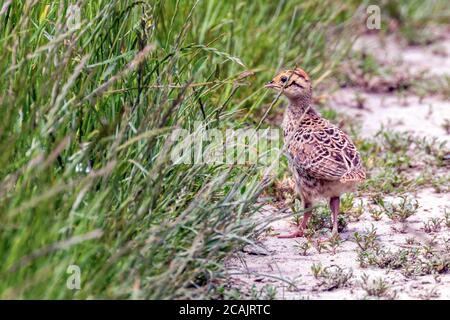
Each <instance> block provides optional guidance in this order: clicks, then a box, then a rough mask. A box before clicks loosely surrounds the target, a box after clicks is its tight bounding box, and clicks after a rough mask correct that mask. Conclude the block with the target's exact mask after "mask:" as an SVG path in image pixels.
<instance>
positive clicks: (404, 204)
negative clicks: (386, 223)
mask: <svg viewBox="0 0 450 320" xmlns="http://www.w3.org/2000/svg"><path fill="white" fill-rule="evenodd" d="M379 205H380V206H381V207H382V208H383V209H384V212H385V213H386V215H387V216H388V217H389V219H391V220H393V221H395V222H401V223H403V222H406V219H408V218H409V217H411V216H412V215H413V214H415V213H416V212H417V209H418V208H419V202H418V201H417V200H415V199H412V198H411V197H408V196H405V195H403V196H400V202H399V203H398V204H395V203H393V202H385V201H381V202H380V203H379Z"/></svg>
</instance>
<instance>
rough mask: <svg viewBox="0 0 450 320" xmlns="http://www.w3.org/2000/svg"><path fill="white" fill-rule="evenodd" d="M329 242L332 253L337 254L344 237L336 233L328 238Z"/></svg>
mask: <svg viewBox="0 0 450 320" xmlns="http://www.w3.org/2000/svg"><path fill="white" fill-rule="evenodd" d="M328 244H329V249H330V252H331V254H333V255H335V254H336V252H337V249H338V248H339V247H340V246H341V244H342V239H341V237H340V236H339V234H335V235H333V236H332V237H331V238H330V239H329V240H328Z"/></svg>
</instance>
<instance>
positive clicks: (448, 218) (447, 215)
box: [444, 209, 450, 228]
mask: <svg viewBox="0 0 450 320" xmlns="http://www.w3.org/2000/svg"><path fill="white" fill-rule="evenodd" d="M444 224H445V226H446V227H447V228H450V211H447V209H444Z"/></svg>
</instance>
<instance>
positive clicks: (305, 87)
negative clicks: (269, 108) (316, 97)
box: [265, 68, 312, 99]
mask: <svg viewBox="0 0 450 320" xmlns="http://www.w3.org/2000/svg"><path fill="white" fill-rule="evenodd" d="M265 87H266V88H271V89H275V90H278V91H281V92H282V93H283V94H284V95H285V96H286V97H288V98H289V99H299V98H303V97H310V96H311V94H312V88H311V81H310V79H309V76H308V74H307V73H306V72H305V71H303V70H302V69H300V68H296V69H294V70H285V71H282V72H280V73H279V74H277V75H276V76H275V78H273V79H272V80H271V81H269V82H268V83H267V84H266V86H265Z"/></svg>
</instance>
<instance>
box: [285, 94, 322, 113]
mask: <svg viewBox="0 0 450 320" xmlns="http://www.w3.org/2000/svg"><path fill="white" fill-rule="evenodd" d="M311 101H312V98H311V96H310V95H308V96H301V97H297V98H290V99H289V107H288V108H287V112H288V116H289V117H290V118H299V117H302V116H313V115H318V113H317V111H316V110H314V108H313V107H312V103H311Z"/></svg>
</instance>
